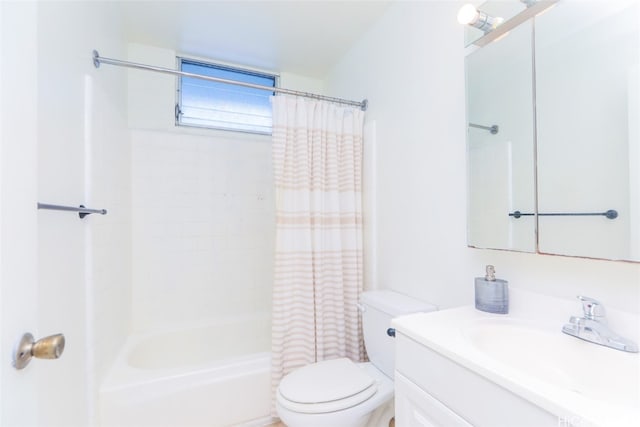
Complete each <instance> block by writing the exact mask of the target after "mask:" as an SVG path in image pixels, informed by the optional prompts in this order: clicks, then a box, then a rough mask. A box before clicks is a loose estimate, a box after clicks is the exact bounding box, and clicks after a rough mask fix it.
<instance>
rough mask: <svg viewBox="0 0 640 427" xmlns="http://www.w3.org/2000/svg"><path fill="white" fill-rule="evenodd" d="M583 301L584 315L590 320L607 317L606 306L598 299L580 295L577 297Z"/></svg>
mask: <svg viewBox="0 0 640 427" xmlns="http://www.w3.org/2000/svg"><path fill="white" fill-rule="evenodd" d="M577 298H578V299H579V300H580V301H581V302H582V310H583V311H584V317H585V318H586V319H590V320H603V319H604V317H605V312H604V306H603V305H602V303H601V302H600V301H598V300H595V299H593V298H589V297H585V296H582V295H578V297H577Z"/></svg>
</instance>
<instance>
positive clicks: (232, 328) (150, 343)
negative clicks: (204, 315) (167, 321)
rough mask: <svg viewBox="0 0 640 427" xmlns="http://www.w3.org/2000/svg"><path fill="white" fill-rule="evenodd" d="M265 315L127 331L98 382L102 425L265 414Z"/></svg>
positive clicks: (224, 420)
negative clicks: (168, 328)
mask: <svg viewBox="0 0 640 427" xmlns="http://www.w3.org/2000/svg"><path fill="white" fill-rule="evenodd" d="M270 335H271V331H270V321H269V317H268V316H253V317H250V318H246V317H245V318H237V319H233V320H225V321H223V322H221V323H216V324H215V325H209V326H206V327H202V326H200V327H195V328H188V329H187V328H183V329H180V330H171V331H166V332H161V333H153V334H137V335H132V336H130V337H129V339H128V340H127V343H126V344H125V346H124V347H123V349H122V351H121V352H120V354H119V356H118V357H117V359H116V361H115V363H114V366H113V368H112V369H111V371H110V373H109V375H108V376H107V378H106V379H105V381H104V382H103V384H102V386H101V387H100V403H99V407H100V422H101V425H102V426H105V427H106V426H114V427H115V426H118V427H124V426H149V427H151V426H153V427H158V426H180V427H187V426H229V425H237V424H242V423H245V422H247V421H251V420H257V419H265V420H267V419H268V418H269V414H270V405H271V397H270V392H271V383H270V381H271V375H270V363H271V356H270V353H269V351H270Z"/></svg>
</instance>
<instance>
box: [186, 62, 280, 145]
mask: <svg viewBox="0 0 640 427" xmlns="http://www.w3.org/2000/svg"><path fill="white" fill-rule="evenodd" d="M184 62H186V63H188V64H193V65H199V66H204V67H210V68H214V69H218V70H224V71H230V72H235V73H238V74H246V75H252V76H257V77H264V78H269V79H273V87H274V88H278V87H280V76H279V75H278V74H276V73H274V72H270V71H265V70H258V69H252V68H248V67H240V66H237V65H232V64H228V63H223V62H213V61H211V60H203V59H194V58H189V57H185V56H176V64H177V68H178V70H180V71H182V64H183V63H184ZM183 78H184V76H178V78H177V79H176V80H177V82H176V102H175V110H174V119H175V126H180V127H187V128H197V129H211V130H215V131H227V132H239V133H246V134H253V135H271V134H272V133H273V128H270V129H269V130H268V131H259V130H254V129H247V128H245V129H237V128H228V127H222V126H215V125H206V124H193V123H184V122H182V121H181V117H182V114H183V113H182V93H183V92H182V79H183ZM228 80H233V79H228ZM275 94H276V92H275V91H274V92H272V93H271V95H275ZM236 123H237V124H239V125H242V123H241V122H236Z"/></svg>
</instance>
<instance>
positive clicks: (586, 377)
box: [463, 318, 640, 408]
mask: <svg viewBox="0 0 640 427" xmlns="http://www.w3.org/2000/svg"><path fill="white" fill-rule="evenodd" d="M463 335H464V337H465V338H466V339H467V340H468V341H469V342H470V343H471V344H472V345H473V347H474V348H475V349H476V350H478V351H480V352H482V353H484V354H485V355H487V356H489V357H491V358H493V359H496V360H498V361H499V362H500V363H502V364H504V365H507V366H509V367H510V368H512V369H515V370H517V371H520V372H521V373H522V374H525V375H530V376H532V377H535V378H537V379H538V380H541V381H544V382H547V383H549V384H551V385H554V386H556V387H561V388H563V389H566V390H570V391H571V392H573V393H576V394H579V395H582V396H584V397H586V398H591V399H596V400H598V401H600V402H607V403H608V404H610V405H615V406H623V407H630V408H638V406H639V405H640V357H639V356H638V353H626V352H622V351H619V350H615V349H611V348H607V347H603V346H600V345H597V344H593V343H589V342H586V341H583V340H580V339H578V338H575V337H571V336H569V335H566V334H563V333H562V332H561V331H560V330H558V331H554V330H551V329H549V330H546V329H543V328H539V327H536V325H535V324H532V323H528V322H525V321H518V320H516V319H513V318H504V319H500V318H487V319H481V320H477V321H475V322H473V323H472V324H470V325H468V326H465V327H463Z"/></svg>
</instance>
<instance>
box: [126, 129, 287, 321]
mask: <svg viewBox="0 0 640 427" xmlns="http://www.w3.org/2000/svg"><path fill="white" fill-rule="evenodd" d="M210 134H211V135H206V136H201V135H194V134H189V133H188V131H185V132H184V133H183V132H180V130H179V129H178V132H176V130H174V131H173V132H165V131H150V130H134V131H132V133H131V145H132V152H133V154H132V193H133V194H132V197H133V202H132V206H133V227H132V228H133V236H132V237H133V260H134V262H133V286H132V303H133V304H132V305H133V307H132V313H133V319H132V320H133V329H134V330H136V331H141V330H144V331H147V330H157V329H163V328H167V327H169V328H173V327H178V326H182V325H186V324H204V323H209V322H213V321H215V320H216V319H218V318H221V317H227V316H235V315H242V314H251V313H257V312H268V311H270V309H271V282H272V264H273V261H272V260H273V248H274V229H275V226H274V223H275V222H274V221H275V220H274V201H273V179H272V170H271V143H270V142H271V139H270V137H268V136H260V135H256V136H251V135H241V136H238V135H227V133H224V132H216V131H212V132H210Z"/></svg>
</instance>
